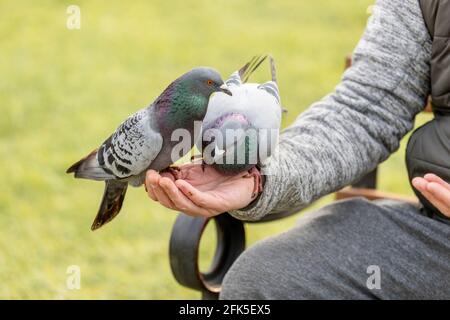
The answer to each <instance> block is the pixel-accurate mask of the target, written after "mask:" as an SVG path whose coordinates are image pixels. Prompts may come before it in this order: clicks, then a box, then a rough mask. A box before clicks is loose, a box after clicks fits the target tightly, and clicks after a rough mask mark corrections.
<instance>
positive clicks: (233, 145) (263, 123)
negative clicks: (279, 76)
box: [196, 55, 284, 175]
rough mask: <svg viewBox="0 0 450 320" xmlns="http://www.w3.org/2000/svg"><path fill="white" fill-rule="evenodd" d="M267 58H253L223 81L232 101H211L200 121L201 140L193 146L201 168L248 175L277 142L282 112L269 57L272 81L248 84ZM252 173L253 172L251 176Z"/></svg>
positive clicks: (215, 98)
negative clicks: (206, 165) (250, 77)
mask: <svg viewBox="0 0 450 320" xmlns="http://www.w3.org/2000/svg"><path fill="white" fill-rule="evenodd" d="M266 58H267V55H266V56H257V57H254V58H253V59H252V60H251V61H250V62H248V63H247V64H246V65H244V66H243V67H242V68H241V69H240V70H238V71H235V72H234V73H233V74H232V75H231V76H230V78H229V79H228V80H226V81H225V83H226V84H227V86H228V88H229V89H230V91H231V92H232V94H233V95H232V97H229V99H225V97H224V95H216V96H214V97H212V98H211V101H210V105H209V108H208V112H207V113H206V116H205V118H204V120H203V124H202V132H201V139H199V140H198V141H197V142H196V145H197V148H198V149H200V150H201V153H202V155H201V157H202V161H203V163H204V164H208V165H212V166H213V167H214V168H215V169H216V170H217V171H219V172H220V173H222V174H225V175H235V174H238V173H240V172H244V171H249V172H250V173H252V172H253V170H252V169H254V168H255V166H256V165H258V164H260V163H261V162H262V161H264V160H265V159H266V158H268V157H269V156H270V155H271V154H272V152H273V150H274V148H275V146H276V144H277V141H278V134H279V130H280V126H281V115H282V112H283V111H284V109H283V108H282V105H281V100H280V94H279V90H278V85H277V80H276V70H275V62H274V60H273V58H272V57H270V59H269V60H270V66H271V75H272V79H271V80H270V81H268V82H265V83H263V84H257V83H248V82H247V81H248V78H249V76H250V74H251V73H252V72H253V71H254V70H255V69H256V68H257V67H258V66H259V65H260V64H261V63H262V62H263V61H264V60H265V59H266ZM253 173H254V172H253Z"/></svg>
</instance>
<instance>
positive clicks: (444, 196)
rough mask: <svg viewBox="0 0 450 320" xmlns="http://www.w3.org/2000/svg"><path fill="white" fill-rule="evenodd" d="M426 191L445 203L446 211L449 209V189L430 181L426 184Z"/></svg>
mask: <svg viewBox="0 0 450 320" xmlns="http://www.w3.org/2000/svg"><path fill="white" fill-rule="evenodd" d="M427 191H428V192H430V193H431V194H432V195H433V196H434V197H435V198H436V199H437V200H439V201H440V202H441V203H443V204H444V205H445V209H446V210H445V211H446V212H447V211H450V190H448V189H447V188H445V187H443V186H442V185H440V184H439V183H436V182H430V183H429V184H428V185H427Z"/></svg>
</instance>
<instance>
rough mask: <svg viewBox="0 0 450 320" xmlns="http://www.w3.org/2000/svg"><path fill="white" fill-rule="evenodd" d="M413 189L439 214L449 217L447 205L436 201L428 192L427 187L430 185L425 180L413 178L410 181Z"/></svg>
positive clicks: (449, 212)
mask: <svg viewBox="0 0 450 320" xmlns="http://www.w3.org/2000/svg"><path fill="white" fill-rule="evenodd" d="M412 183H413V185H414V187H415V188H416V189H417V190H419V191H420V193H422V195H423V196H424V197H425V198H426V199H427V200H428V201H429V202H430V203H431V204H432V205H433V206H435V207H436V208H437V209H438V210H439V211H440V212H442V213H443V214H445V215H446V216H450V208H449V205H448V204H446V203H444V202H442V201H441V200H440V199H438V198H437V197H436V196H435V195H434V194H433V193H432V192H431V191H429V190H428V188H429V185H430V184H431V183H430V182H428V181H427V180H425V179H423V178H414V179H413V181H412Z"/></svg>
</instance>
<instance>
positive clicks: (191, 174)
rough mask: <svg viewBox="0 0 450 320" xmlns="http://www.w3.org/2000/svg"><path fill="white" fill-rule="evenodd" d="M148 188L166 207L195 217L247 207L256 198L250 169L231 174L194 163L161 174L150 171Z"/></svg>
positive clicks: (209, 215) (146, 182)
mask: <svg viewBox="0 0 450 320" xmlns="http://www.w3.org/2000/svg"><path fill="white" fill-rule="evenodd" d="M145 185H146V190H147V193H148V195H149V197H150V198H152V199H153V200H155V201H159V202H160V203H161V204H162V205H164V206H165V207H168V208H170V209H174V210H179V211H182V212H184V213H186V214H189V215H193V216H206V217H211V216H214V215H217V214H220V213H223V212H226V211H229V210H234V209H240V208H243V207H245V206H247V205H248V204H249V203H250V202H251V201H252V199H253V198H254V196H255V195H254V194H253V193H254V191H253V190H254V179H253V178H252V177H251V176H249V175H248V172H243V173H239V174H237V175H234V176H227V175H223V174H221V173H219V172H218V171H216V170H215V169H214V168H213V167H211V166H202V165H201V164H198V163H190V164H186V165H183V166H181V167H177V168H176V169H171V170H167V171H165V172H162V173H161V174H159V173H158V172H156V171H154V170H149V171H148V172H147V176H146V181H145Z"/></svg>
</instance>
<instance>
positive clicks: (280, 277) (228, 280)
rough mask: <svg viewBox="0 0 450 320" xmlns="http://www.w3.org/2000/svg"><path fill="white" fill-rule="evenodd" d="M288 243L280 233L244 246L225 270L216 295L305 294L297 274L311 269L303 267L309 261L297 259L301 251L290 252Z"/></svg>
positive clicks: (279, 296)
mask: <svg viewBox="0 0 450 320" xmlns="http://www.w3.org/2000/svg"><path fill="white" fill-rule="evenodd" d="M297 245H298V243H297ZM290 246H291V243H290V240H289V237H288V236H286V234H284V235H281V236H277V237H273V238H269V239H266V240H264V241H261V242H259V243H257V244H256V245H254V246H253V247H251V248H249V249H247V250H246V251H245V252H244V253H243V254H241V256H240V257H239V258H238V259H237V260H236V262H235V263H234V264H233V266H232V267H231V268H230V270H229V271H228V273H227V274H226V276H225V279H224V281H223V285H222V293H221V295H220V298H221V299H226V300H230V299H250V300H252V299H298V298H301V296H302V295H303V293H305V294H306V290H307V283H305V282H304V281H303V279H306V278H303V277H301V276H298V275H300V274H302V273H303V272H304V271H305V272H311V270H308V271H306V269H308V265H309V264H308V263H301V262H300V260H302V255H301V254H300V255H298V254H297V255H293V254H292V248H289V247H290ZM296 249H297V248H296ZM296 249H295V250H296ZM300 250H301V249H300ZM296 251H297V250H296ZM293 273H295V275H294V274H293ZM293 295H295V297H294V296H293Z"/></svg>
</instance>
